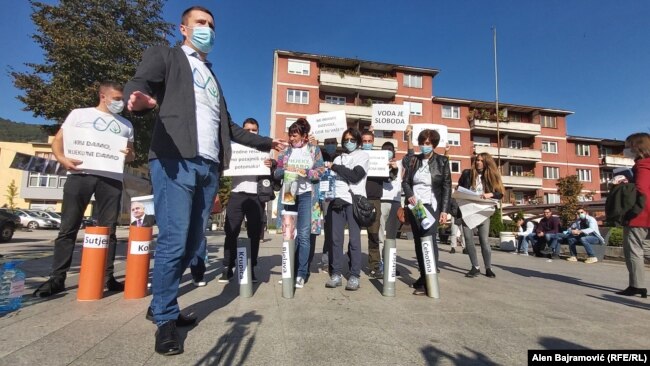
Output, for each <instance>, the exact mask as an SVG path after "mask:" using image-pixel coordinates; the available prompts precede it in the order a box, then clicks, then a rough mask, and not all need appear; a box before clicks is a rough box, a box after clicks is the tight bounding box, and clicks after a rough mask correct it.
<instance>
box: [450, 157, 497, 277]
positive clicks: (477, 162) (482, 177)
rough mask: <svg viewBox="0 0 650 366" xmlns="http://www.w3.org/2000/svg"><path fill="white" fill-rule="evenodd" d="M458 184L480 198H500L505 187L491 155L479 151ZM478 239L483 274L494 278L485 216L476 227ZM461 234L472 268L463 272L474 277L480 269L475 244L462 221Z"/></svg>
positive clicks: (471, 233)
mask: <svg viewBox="0 0 650 366" xmlns="http://www.w3.org/2000/svg"><path fill="white" fill-rule="evenodd" d="M458 186H459V187H463V188H467V189H470V190H472V191H474V192H477V193H479V194H480V195H481V198H492V199H497V200H498V199H501V198H502V197H503V193H504V192H505V189H504V188H503V183H502V181H501V174H500V173H499V168H497V165H496V163H495V162H494V159H493V158H492V155H490V154H488V153H480V154H478V155H476V157H475V158H474V164H473V166H472V168H471V169H465V170H463V173H462V174H461V175H460V179H459V180H458ZM476 228H477V229H478V239H479V242H480V243H481V253H482V254H483V262H484V263H485V275H486V276H488V277H490V278H494V277H496V276H495V274H494V272H492V267H491V266H492V262H491V256H492V250H491V248H490V244H489V243H488V234H489V233H490V218H489V217H487V218H486V219H485V221H483V222H482V223H480V224H479V225H478V226H477V227H476ZM463 235H464V236H465V243H466V248H467V253H468V254H469V260H470V261H471V262H472V269H470V270H469V272H467V273H466V274H465V276H467V277H476V276H478V275H479V274H480V273H481V271H480V270H479V268H480V266H479V264H478V257H477V256H476V246H475V245H474V233H473V231H472V229H470V228H469V227H467V225H465V224H464V223H463Z"/></svg>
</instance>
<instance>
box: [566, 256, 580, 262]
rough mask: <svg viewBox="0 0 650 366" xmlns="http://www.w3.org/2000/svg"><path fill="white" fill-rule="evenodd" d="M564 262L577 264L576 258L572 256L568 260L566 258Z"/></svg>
mask: <svg viewBox="0 0 650 366" xmlns="http://www.w3.org/2000/svg"><path fill="white" fill-rule="evenodd" d="M566 260H567V261H569V262H577V261H578V258H576V257H575V256H573V255H572V256H570V257H569V258H567V259H566Z"/></svg>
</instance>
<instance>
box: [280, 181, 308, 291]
mask: <svg viewBox="0 0 650 366" xmlns="http://www.w3.org/2000/svg"><path fill="white" fill-rule="evenodd" d="M284 209H285V210H287V211H293V212H298V222H297V223H296V231H297V233H296V263H297V264H298V265H297V266H296V268H297V274H296V277H302V278H304V279H306V278H307V276H308V275H309V252H310V250H311V240H310V235H311V192H305V193H301V194H299V195H298V196H297V197H296V204H295V205H285V206H284Z"/></svg>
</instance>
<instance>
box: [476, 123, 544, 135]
mask: <svg viewBox="0 0 650 366" xmlns="http://www.w3.org/2000/svg"><path fill="white" fill-rule="evenodd" d="M469 128H470V129H471V130H472V131H475V132H488V133H494V134H496V132H497V122H496V121H486V120H480V119H475V120H473V121H471V122H470V123H469ZM541 132H542V127H541V126H540V125H538V124H536V123H527V122H499V133H504V134H508V135H510V136H537V135H539V134H540V133H541Z"/></svg>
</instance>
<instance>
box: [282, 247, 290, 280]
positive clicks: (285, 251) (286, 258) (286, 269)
mask: <svg viewBox="0 0 650 366" xmlns="http://www.w3.org/2000/svg"><path fill="white" fill-rule="evenodd" d="M282 278H283V279H285V278H291V256H290V255H289V242H288V241H285V242H282Z"/></svg>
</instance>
